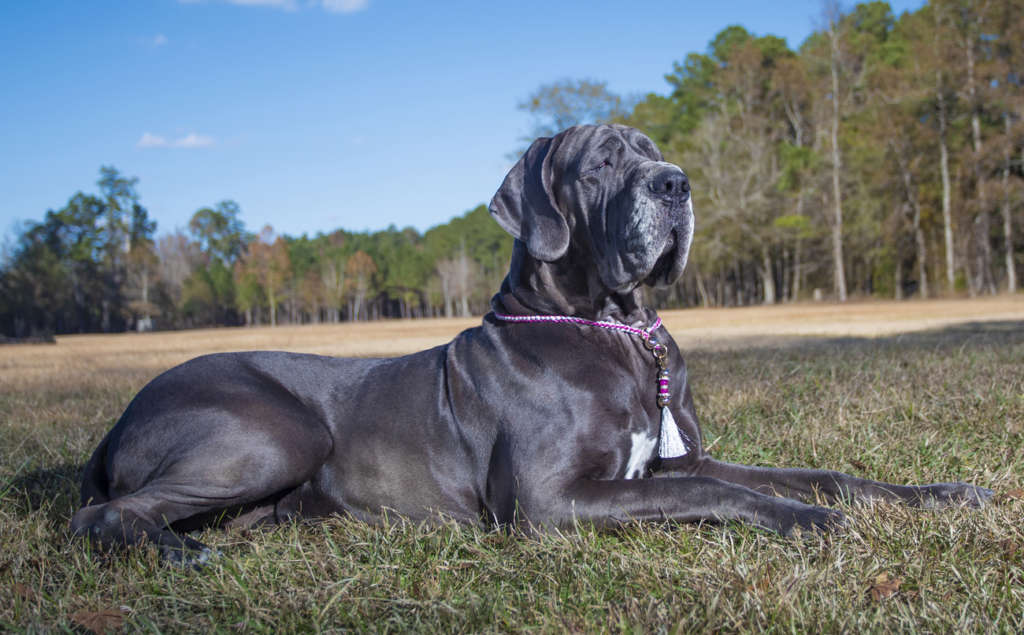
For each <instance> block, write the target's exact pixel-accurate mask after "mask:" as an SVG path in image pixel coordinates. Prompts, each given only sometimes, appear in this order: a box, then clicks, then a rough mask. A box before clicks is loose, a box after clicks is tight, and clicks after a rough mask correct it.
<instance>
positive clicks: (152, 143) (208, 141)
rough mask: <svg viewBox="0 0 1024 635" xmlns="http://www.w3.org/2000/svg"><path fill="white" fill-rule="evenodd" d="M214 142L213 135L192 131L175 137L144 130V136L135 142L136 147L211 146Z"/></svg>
mask: <svg viewBox="0 0 1024 635" xmlns="http://www.w3.org/2000/svg"><path fill="white" fill-rule="evenodd" d="M213 144H214V140H213V137H211V136H208V135H204V134H199V133H197V132H190V133H188V134H186V135H183V136H181V137H177V138H175V139H168V138H167V137H164V136H161V135H157V134H153V133H151V132H143V133H142V137H140V138H139V140H138V142H136V143H135V147H136V148H209V147H210V146H212V145H213Z"/></svg>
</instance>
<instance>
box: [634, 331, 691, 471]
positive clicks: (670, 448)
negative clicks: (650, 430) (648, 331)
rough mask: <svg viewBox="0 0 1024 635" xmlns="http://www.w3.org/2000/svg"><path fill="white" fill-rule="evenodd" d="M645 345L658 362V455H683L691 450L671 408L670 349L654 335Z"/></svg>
mask: <svg viewBox="0 0 1024 635" xmlns="http://www.w3.org/2000/svg"><path fill="white" fill-rule="evenodd" d="M644 347H646V348H647V350H649V351H651V354H652V355H654V361H655V362H657V364H658V406H659V407H660V408H661V436H660V438H659V441H658V456H659V457H661V458H663V459H671V458H675V457H677V456H683V455H684V454H686V453H687V452H688V451H689V450H688V449H687V447H686V444H685V443H684V442H683V437H682V435H681V434H680V433H679V426H678V425H677V424H676V419H675V417H673V416H672V410H670V409H669V402H670V401H671V399H670V398H671V397H672V393H670V392H669V391H668V380H669V373H668V363H667V362H666V361H665V359H666V358H667V357H668V351H667V350H666V349H665V347H664V346H663V345H662V344H660V343H659V342H658V340H656V339H654V338H653V337H648V338H647V339H645V340H644Z"/></svg>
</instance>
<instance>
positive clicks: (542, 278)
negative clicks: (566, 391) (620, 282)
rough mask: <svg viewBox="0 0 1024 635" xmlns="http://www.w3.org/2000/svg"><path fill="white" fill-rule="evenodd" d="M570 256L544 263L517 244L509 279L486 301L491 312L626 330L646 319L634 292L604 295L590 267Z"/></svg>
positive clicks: (608, 291)
mask: <svg viewBox="0 0 1024 635" xmlns="http://www.w3.org/2000/svg"><path fill="white" fill-rule="evenodd" d="M571 253H572V250H570V253H569V254H567V255H566V256H565V257H563V258H560V259H559V260H556V261H554V262H544V261H542V260H537V259H536V258H534V257H533V256H531V255H530V253H529V251H527V249H526V246H525V245H524V244H523V243H522V242H520V241H518V240H517V241H516V242H515V245H514V247H513V250H512V263H511V265H510V266H509V271H508V275H507V276H505V280H504V282H502V283H501V291H499V292H498V294H497V295H495V296H494V298H493V299H492V300H491V306H492V308H493V309H494V310H495V311H498V312H503V313H514V314H527V313H533V314H540V315H570V316H574V317H581V318H585V319H588V320H597V321H613V322H621V323H622V324H630V325H635V324H644V323H646V322H648V321H649V320H650V319H651V315H650V314H651V312H650V311H648V310H647V309H646V307H644V305H643V295H642V294H641V292H640V289H639V287H637V288H634V289H632V290H631V291H628V292H626V293H617V292H615V291H613V290H611V289H608V288H607V287H605V286H604V284H603V283H602V282H601V279H600V276H599V275H598V273H597V272H596V271H594V268H593V264H592V263H590V264H587V263H584V262H575V261H573V259H572V258H571Z"/></svg>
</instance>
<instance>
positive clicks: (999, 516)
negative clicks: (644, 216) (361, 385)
mask: <svg viewBox="0 0 1024 635" xmlns="http://www.w3.org/2000/svg"><path fill="white" fill-rule="evenodd" d="M663 317H664V318H665V321H666V324H667V325H668V327H669V329H670V330H671V331H672V333H673V335H674V336H676V338H677V340H679V341H680V344H681V345H682V346H683V348H684V349H689V350H691V351H694V352H692V353H691V354H690V355H689V356H688V362H689V366H690V372H691V377H692V378H693V381H694V393H695V395H696V398H697V402H698V411H699V413H700V414H701V416H702V420H703V422H704V427H705V431H706V434H707V441H708V442H709V443H710V444H711V445H712V448H713V453H714V454H716V455H717V456H720V457H721V458H725V459H728V460H735V461H742V462H748V463H757V464H764V465H808V466H814V467H830V468H837V469H842V470H844V471H848V472H851V473H854V474H857V475H861V476H867V477H871V478H878V479H883V480H891V481H897V482H927V481H933V480H969V481H973V482H975V483H977V484H980V485H985V486H988V487H992V488H994V489H996V490H997V491H999V492H1001V496H1000V499H999V501H998V502H997V503H995V504H993V505H990V506H988V507H987V508H986V509H984V510H982V511H981V512H971V511H969V510H964V509H952V510H947V511H942V512H922V511H916V510H909V509H906V508H902V507H897V506H890V505H877V506H873V507H854V508H847V509H845V511H846V512H847V513H848V514H849V515H850V517H851V525H850V528H849V529H848V530H847V531H845V532H843V533H841V534H838V535H831V536H824V537H823V536H812V537H804V538H803V539H796V540H793V539H782V538H778V537H776V536H773V535H768V534H765V533H762V532H759V531H755V530H751V529H749V528H746V527H739V526H729V527H724V528H723V527H711V526H704V527H695V526H681V527H669V526H645V527H632V528H628V529H626V530H624V531H621V532H617V533H610V534H609V533H605V534H600V533H595V532H592V531H590V530H588V529H586V528H581V529H580V531H578V532H571V533H568V534H566V535H562V536H545V537H541V538H526V537H523V536H516V535H507V534H503V533H487V532H482V531H478V530H472V529H466V528H461V527H443V528H433V529H431V528H424V527H414V526H410V525H407V524H403V523H402V522H400V521H396V522H395V523H393V524H392V525H390V526H388V527H384V528H370V527H367V526H364V525H360V524H359V523H355V522H352V521H350V520H346V519H342V518H335V519H331V520H328V521H326V522H323V523H319V524H292V525H287V526H284V527H279V528H276V529H274V530H272V531H268V532H253V533H247V532H228V533H225V532H207V533H206V534H205V535H204V536H202V537H201V539H202V540H203V541H204V542H207V543H209V544H213V545H216V546H217V547H218V548H220V549H222V550H223V551H224V553H225V555H224V556H223V558H222V559H220V560H219V561H218V562H217V563H216V564H214V565H213V566H210V567H207V568H206V569H204V570H202V571H198V572H195V571H179V570H175V569H171V568H168V567H166V566H163V565H161V564H160V563H159V562H157V560H156V559H155V554H154V553H152V552H149V551H146V550H137V551H135V552H132V553H129V554H127V555H125V556H122V557H119V558H114V559H112V560H106V561H105V560H103V559H100V558H96V557H93V556H91V555H90V554H88V553H87V551H86V549H85V547H84V545H82V544H81V543H78V542H74V541H71V540H70V538H69V536H68V535H67V531H66V525H67V522H68V519H69V517H70V514H71V512H72V510H73V508H74V506H75V503H76V498H77V483H76V481H77V478H78V473H79V470H80V469H81V465H82V463H83V462H84V460H85V459H86V458H87V456H88V453H89V452H90V451H91V449H92V448H93V447H94V446H95V444H96V443H97V442H98V440H99V438H100V437H101V436H102V435H103V434H104V433H105V431H106V430H107V429H108V428H109V427H110V425H112V423H113V422H114V420H115V419H116V418H117V417H118V416H119V414H120V411H121V409H122V408H123V407H124V405H125V404H126V403H127V401H128V400H129V399H130V398H131V396H132V395H133V394H134V392H135V391H137V390H138V389H139V388H140V387H141V386H142V385H143V384H144V383H145V382H146V381H148V380H149V379H150V378H151V377H152V376H153V375H155V374H156V373H157V372H159V371H160V370H163V369H164V368H166V367H169V366H171V365H173V364H176V363H178V362H180V361H184V360H185V359H187V358H189V357H192V356H194V355H196V354H199V353H203V352H210V351H215V350H238V349H253V348H279V349H288V350H296V351H305V352H317V353H326V354H347V355H362V354H397V353H400V352H406V351H409V350H413V349H418V348H423V347H426V346H431V345H434V344H439V343H443V342H445V341H447V340H448V339H449V338H450V337H451V335H452V334H453V333H454V332H457V331H458V330H459V329H461V328H464V327H465V326H470V325H473V324H476V323H477V322H478V320H477V319H473V320H467V321H447V320H437V321H422V322H386V323H376V324H360V325H343V326H317V327H288V328H280V329H276V330H271V329H230V330H229V329H220V330H208V331H192V332H182V333H162V334H152V335H122V336H75V337H64V338H58V343H57V345H55V346H53V345H50V346H46V345H36V346H14V347H0V589H2V590H4V591H6V592H7V601H6V602H4V603H0V629H2V630H8V631H10V630H17V631H23V630H33V631H35V630H47V631H49V630H63V629H69V628H78V629H81V628H83V627H85V626H88V627H91V628H93V629H94V630H100V629H102V628H104V627H108V628H110V629H111V630H117V629H119V628H120V629H126V630H130V631H138V630H153V631H186V630H187V631H199V630H217V631H232V630H241V631H268V632H277V631H313V630H341V629H361V630H374V631H385V630H403V631H404V630H458V631H466V630H472V631H480V630H486V631H493V630H503V631H504V630H542V631H559V632H560V631H563V630H575V631H594V630H642V631H652V630H654V631H668V630H673V631H674V630H677V629H679V630H684V631H703V630H723V631H763V630H766V631H779V632H781V631H824V632H835V631H843V632H850V631H855V632H859V631H875V632H891V631H894V630H898V631H938V632H952V631H957V632H959V631H973V632H1006V633H1016V632H1021V631H1024V528H1022V522H1021V518H1022V515H1024V501H1022V500H1020V497H1021V496H1022V495H1024V492H1021V491H1020V490H1021V488H1022V487H1024V363H1022V360H1024V302H1022V301H1021V300H1019V299H1008V298H1002V299H997V300H987V301H982V302H908V303H900V304H893V303H870V304H856V305H851V306H847V307H835V306H832V305H800V306H796V307H771V308H756V309H735V310H711V311H705V310H691V311H683V312H668V313H666V314H664V315H663ZM937 326H941V327H943V328H940V329H938V330H931V331H926V332H920V333H913V334H896V333H902V332H903V331H907V330H914V329H917V328H922V327H927V328H934V327H937ZM864 336H870V337H864ZM709 337H713V338H714V340H713V341H712V340H709V339H708V338H709ZM753 344H756V346H751V345H753ZM882 574H885V577H884V578H880V576H881V575H882Z"/></svg>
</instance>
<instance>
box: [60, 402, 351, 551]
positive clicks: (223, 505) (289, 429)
mask: <svg viewBox="0 0 1024 635" xmlns="http://www.w3.org/2000/svg"><path fill="white" fill-rule="evenodd" d="M265 410H270V408H269V407H267V408H265ZM273 414H277V415H279V416H278V417H274V418H273V419H272V421H273V425H270V424H266V425H263V426H259V425H256V424H255V423H249V424H248V425H245V424H243V423H241V422H238V421H237V420H234V421H232V420H229V419H226V418H221V419H220V420H219V421H218V422H217V425H209V426H207V427H206V428H204V429H200V430H198V431H194V432H193V433H192V434H191V435H184V434H179V435H177V436H175V437H170V438H169V437H168V436H166V435H160V434H156V433H150V434H132V435H130V436H129V435H128V434H124V433H123V434H121V435H120V436H119V437H117V436H115V440H114V441H112V442H111V443H109V445H108V446H107V447H108V455H107V457H106V460H105V461H103V467H102V468H99V467H98V466H97V468H96V469H102V471H103V472H104V477H105V478H106V480H107V481H108V482H109V486H108V490H109V497H108V499H106V500H101V502H100V503H99V504H94V505H89V506H87V507H83V508H82V509H80V510H79V511H78V512H77V513H76V514H75V515H74V517H73V518H72V520H71V531H72V532H73V533H74V534H75V535H78V536H83V537H87V538H89V539H90V540H92V541H93V542H94V543H95V544H97V545H98V546H100V547H101V548H103V549H112V548H119V547H123V546H131V545H135V544H139V543H146V542H148V543H151V544H154V545H155V546H157V548H159V550H160V552H161V555H162V556H163V557H164V558H165V559H168V560H170V561H172V562H186V563H193V562H195V561H201V560H203V559H204V557H206V556H208V554H209V550H208V549H206V548H205V545H202V544H201V543H199V542H197V541H195V540H193V539H191V538H188V537H185V536H179V535H177V534H176V533H175V532H174V531H172V528H184V527H189V528H198V527H202V526H208V525H212V524H217V523H218V522H221V521H226V520H230V519H231V517H232V516H233V515H235V514H239V513H247V512H246V510H249V511H253V510H254V506H255V508H259V506H260V505H271V507H270V508H271V509H272V504H273V502H275V501H276V500H278V499H280V498H281V497H282V496H285V495H287V494H288V493H289V492H292V491H294V490H295V489H296V488H298V487H299V486H301V485H302V484H303V483H305V482H307V481H309V480H310V479H311V478H313V477H314V475H315V474H316V472H317V471H318V470H319V469H320V467H321V466H322V465H323V462H324V459H325V458H326V457H327V456H328V455H329V454H330V452H331V451H332V450H333V443H332V441H331V438H330V435H329V434H328V433H327V430H326V428H325V427H323V426H322V425H321V424H319V423H316V422H313V421H310V420H308V419H303V418H301V417H300V416H299V415H297V413H289V412H282V411H279V412H277V413H273ZM288 415H291V416H288ZM208 421H215V418H214V417H213V416H211V417H210V418H209V419H208ZM243 426H244V427H243ZM170 429H175V426H173V425H170V424H167V425H164V426H163V427H162V428H156V427H154V428H152V430H155V431H157V432H159V431H163V430H170ZM178 429H180V426H179V427H178ZM118 432H119V430H118V429H117V428H115V431H114V432H112V435H116V434H117V433H118ZM271 432H273V434H271ZM83 491H84V489H83Z"/></svg>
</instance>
